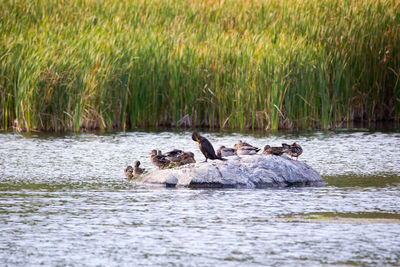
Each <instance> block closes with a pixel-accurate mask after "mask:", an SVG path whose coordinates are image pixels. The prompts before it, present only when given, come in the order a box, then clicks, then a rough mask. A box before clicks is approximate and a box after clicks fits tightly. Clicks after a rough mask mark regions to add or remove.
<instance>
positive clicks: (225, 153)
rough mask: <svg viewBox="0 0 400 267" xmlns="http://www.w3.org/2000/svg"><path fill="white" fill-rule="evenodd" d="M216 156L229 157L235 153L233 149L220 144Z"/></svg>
mask: <svg viewBox="0 0 400 267" xmlns="http://www.w3.org/2000/svg"><path fill="white" fill-rule="evenodd" d="M216 154H217V156H218V157H229V156H233V155H235V149H233V148H230V147H225V146H220V147H219V148H218V150H217V153H216Z"/></svg>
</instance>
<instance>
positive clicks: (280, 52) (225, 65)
mask: <svg viewBox="0 0 400 267" xmlns="http://www.w3.org/2000/svg"><path fill="white" fill-rule="evenodd" d="M0 34H1V36H2V39H0V125H1V129H2V130H7V129H8V128H9V127H11V126H13V127H14V129H17V130H19V128H21V129H22V130H26V131H36V130H47V131H66V130H72V131H79V130H81V129H89V130H90V129H103V130H108V129H121V130H129V129H133V128H135V127H160V126H171V125H177V124H178V122H179V121H180V119H181V118H183V117H184V116H185V115H187V116H188V117H189V118H190V122H191V124H192V126H195V127H209V128H216V127H224V128H230V129H246V128H252V129H256V128H262V129H274V130H275V129H283V128H287V129H301V128H310V127H311V128H322V129H328V128H335V127H341V126H346V124H348V123H349V122H351V121H354V120H366V121H370V122H374V121H379V120H394V121H396V122H399V121H400V78H399V77H400V46H399V45H398V44H399V43H400V2H399V1H393V0H380V1H372V0H367V1H359V0H348V1H339V0H328V1H322V2H321V1H317V0H305V1H295V0H279V1H268V0H263V1H244V0H240V1H233V0H227V1H206V2H205V1H200V0H195V1H184V0H172V1H160V0H150V1H143V0H122V1H89V0H78V1H72V0H65V1H50V0H35V1H27V0H20V1H11V0H5V1H3V2H2V8H1V9H0Z"/></svg>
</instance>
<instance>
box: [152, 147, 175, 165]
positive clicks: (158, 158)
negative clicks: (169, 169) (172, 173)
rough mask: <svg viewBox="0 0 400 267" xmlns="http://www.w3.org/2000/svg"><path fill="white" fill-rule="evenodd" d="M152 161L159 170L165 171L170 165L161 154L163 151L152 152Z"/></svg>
mask: <svg viewBox="0 0 400 267" xmlns="http://www.w3.org/2000/svg"><path fill="white" fill-rule="evenodd" d="M150 161H151V163H153V164H154V165H156V166H157V167H158V168H159V169H164V168H165V167H166V166H168V165H169V164H170V161H169V160H168V159H167V158H166V157H165V156H164V155H163V154H162V153H161V151H160V150H155V149H154V150H152V151H151V152H150Z"/></svg>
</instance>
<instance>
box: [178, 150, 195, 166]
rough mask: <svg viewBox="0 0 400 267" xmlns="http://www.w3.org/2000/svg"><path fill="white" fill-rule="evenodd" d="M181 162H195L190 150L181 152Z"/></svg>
mask: <svg viewBox="0 0 400 267" xmlns="http://www.w3.org/2000/svg"><path fill="white" fill-rule="evenodd" d="M181 162H182V163H183V164H190V163H196V160H195V159H194V154H193V153H192V152H183V154H182V157H181Z"/></svg>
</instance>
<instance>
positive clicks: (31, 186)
mask: <svg viewBox="0 0 400 267" xmlns="http://www.w3.org/2000/svg"><path fill="white" fill-rule="evenodd" d="M203 134H204V136H205V137H207V138H208V139H209V140H210V141H211V142H212V143H213V144H214V147H219V146H220V145H227V146H232V145H233V144H234V143H235V142H236V141H237V140H239V139H241V140H244V141H247V142H249V143H251V144H253V145H256V146H259V147H263V146H264V145H265V144H270V145H280V144H281V143H282V142H293V141H297V142H298V143H300V144H301V145H302V146H303V149H304V153H303V155H301V157H300V159H299V160H302V161H304V162H306V163H308V164H309V165H311V166H312V167H313V168H314V169H315V170H317V171H318V172H319V173H320V174H321V175H322V176H323V178H324V179H325V180H326V181H327V182H328V185H327V186H325V187H306V188H281V189H257V190H254V189H240V190H238V189H226V190H215V189H214V190H213V189H207V190H190V189H184V188H180V189H167V188H163V187H160V186H149V185H140V184H134V183H130V184H127V183H126V182H125V179H124V174H123V169H124V168H125V167H126V165H128V164H132V162H133V161H134V160H137V159H138V160H140V161H141V162H142V166H143V167H145V168H146V169H148V170H151V169H154V167H153V166H152V165H151V164H150V162H149V160H148V153H149V151H150V150H151V149H153V148H158V149H161V150H163V151H168V150H171V149H173V148H183V149H184V150H187V151H193V152H194V153H195V157H196V159H197V160H198V161H199V160H201V161H202V160H203V159H204V158H203V156H202V155H201V154H200V152H199V150H198V148H197V145H196V143H195V142H193V141H192V140H191V138H190V133H189V132H129V133H113V134H70V135H55V134H52V135H46V134H25V135H19V134H13V133H11V134H10V133H9V134H4V133H3V134H1V133H0V231H1V236H0V265H1V266H15V265H18V266H36V265H49V266H63V265H68V266H82V265H84V266H115V265H118V266H148V265H152V266H153V265H162V266H166V265H172V266H174V265H177V266H221V265H222V266H237V265H245V266H248V265H254V266H257V265H277V266H281V265H282V266H288V265H289V266H290V265H294V266H299V265H380V266H381V265H393V266H396V265H399V264H400V223H399V221H400V219H399V218H400V217H399V215H400V167H399V166H400V133H398V132H390V133H382V132H368V131H342V132H327V133H321V132H311V133H302V134H298V135H297V134H292V133H287V134H277V135H260V134H254V135H251V134H250V135H247V134H220V133H203ZM313 216H314V217H315V218H316V219H313V218H314V217H313ZM318 216H325V217H326V216H330V217H332V218H333V219H332V220H319V219H318V218H319V217H318ZM335 216H338V217H344V218H349V217H350V218H353V219H352V220H336V219H335ZM359 217H362V218H371V219H372V220H361V219H360V220H358V219H357V218H359ZM292 218H295V219H292ZM296 218H311V219H304V220H302V219H296ZM374 218H378V219H381V220H375V221H374V220H373V219H374ZM339 222H340V223H339Z"/></svg>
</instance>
